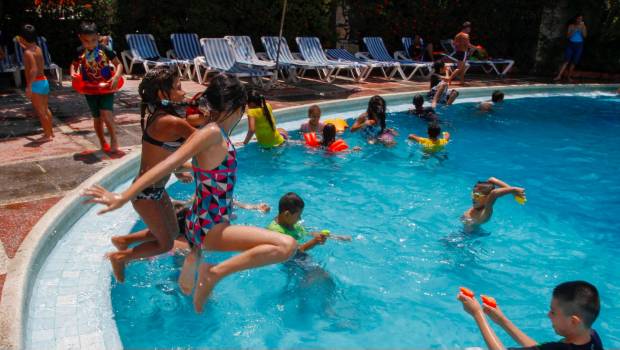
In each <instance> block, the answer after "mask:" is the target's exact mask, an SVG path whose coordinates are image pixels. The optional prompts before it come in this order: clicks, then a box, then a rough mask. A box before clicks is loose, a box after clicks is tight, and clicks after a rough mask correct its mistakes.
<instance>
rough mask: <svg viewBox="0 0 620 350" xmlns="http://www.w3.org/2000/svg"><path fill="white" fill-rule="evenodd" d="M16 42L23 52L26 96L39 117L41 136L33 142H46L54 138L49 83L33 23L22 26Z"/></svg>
mask: <svg viewBox="0 0 620 350" xmlns="http://www.w3.org/2000/svg"><path fill="white" fill-rule="evenodd" d="M17 43H18V44H19V46H21V48H22V50H23V52H24V72H25V74H26V96H27V97H28V98H29V99H30V100H31V101H32V107H34V110H35V112H36V114H37V117H39V121H40V122H41V127H43V136H42V137H41V138H39V139H37V140H35V142H48V141H52V140H53V139H54V130H53V129H52V112H51V111H50V110H49V108H48V102H49V92H50V85H49V82H48V81H47V77H45V61H44V60H43V51H41V48H40V47H39V46H38V45H37V32H36V30H35V28H34V26H33V25H30V24H26V25H24V26H22V28H21V31H20V34H19V36H18V37H17Z"/></svg>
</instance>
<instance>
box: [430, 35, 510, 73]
mask: <svg viewBox="0 0 620 350" xmlns="http://www.w3.org/2000/svg"><path fill="white" fill-rule="evenodd" d="M440 43H441V46H442V47H443V49H444V50H445V51H446V52H448V54H444V57H446V58H447V59H449V60H452V61H454V62H458V60H457V59H456V58H454V54H455V53H456V48H455V47H454V40H452V39H446V40H441V42H440ZM470 53H471V51H468V52H467V55H469V54H470ZM467 64H468V65H470V66H472V67H480V68H482V70H483V71H484V72H485V73H487V74H488V73H491V72H495V74H497V75H499V76H500V77H503V76H505V75H506V74H507V73H508V72H509V71H510V69H511V68H512V66H513V65H514V64H515V61H514V60H511V59H503V58H494V59H488V60H469V59H468V60H467ZM501 65H504V67H503V69H502V70H501V71H500V70H499V68H498V66H501Z"/></svg>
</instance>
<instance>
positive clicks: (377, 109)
mask: <svg viewBox="0 0 620 350" xmlns="http://www.w3.org/2000/svg"><path fill="white" fill-rule="evenodd" d="M385 108H386V105H385V100H384V99H383V97H381V96H379V95H375V96H373V97H371V98H370V100H369V101H368V109H366V113H368V118H370V119H372V120H374V121H377V122H379V125H380V126H381V132H382V133H383V130H385Z"/></svg>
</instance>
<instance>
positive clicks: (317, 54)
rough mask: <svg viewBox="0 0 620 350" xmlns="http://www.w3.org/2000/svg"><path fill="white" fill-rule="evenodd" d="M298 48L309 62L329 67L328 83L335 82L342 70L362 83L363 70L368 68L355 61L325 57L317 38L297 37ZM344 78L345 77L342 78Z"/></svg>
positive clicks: (327, 73) (327, 71) (327, 72)
mask: <svg viewBox="0 0 620 350" xmlns="http://www.w3.org/2000/svg"><path fill="white" fill-rule="evenodd" d="M295 40H296V41H297V46H298V47H299V51H300V52H301V55H302V56H303V58H304V59H305V60H306V61H307V62H312V63H315V64H317V65H325V66H328V67H329V69H327V70H326V75H325V80H326V81H327V82H331V81H333V80H334V79H335V78H336V77H341V76H339V75H338V73H340V71H341V70H346V71H348V72H349V74H350V75H351V78H352V79H353V80H356V81H360V79H361V77H362V70H364V71H365V69H366V66H365V65H363V64H360V63H359V62H355V61H347V60H331V59H328V58H327V56H325V52H324V51H323V46H322V45H321V41H320V40H319V38H317V37H314V36H313V37H303V36H302V37H297V38H295ZM341 78H343V77H341Z"/></svg>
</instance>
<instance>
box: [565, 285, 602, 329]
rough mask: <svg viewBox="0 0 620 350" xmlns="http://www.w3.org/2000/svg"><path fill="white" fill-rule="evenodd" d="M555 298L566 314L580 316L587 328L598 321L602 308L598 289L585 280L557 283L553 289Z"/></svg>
mask: <svg viewBox="0 0 620 350" xmlns="http://www.w3.org/2000/svg"><path fill="white" fill-rule="evenodd" d="M553 298H554V299H555V300H557V302H558V304H559V305H560V307H561V308H562V311H563V312H564V313H565V314H566V315H568V316H572V315H577V316H579V318H581V320H582V321H583V323H584V325H585V326H586V327H587V328H590V327H591V326H592V324H593V323H594V321H596V318H597V317H598V313H599V311H600V308H601V305H600V303H601V302H600V300H599V296H598V290H596V287H595V286H593V285H592V284H590V283H588V282H585V281H571V282H564V283H561V284H559V285H557V286H556V287H555V288H554V289H553Z"/></svg>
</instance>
